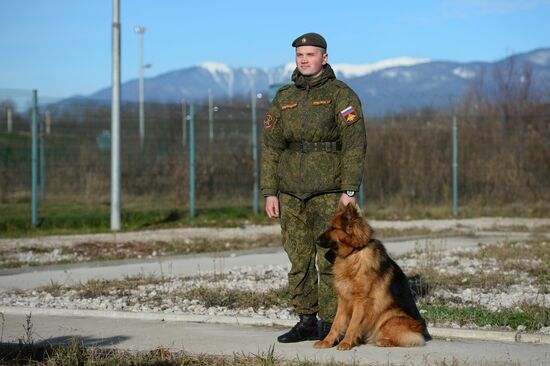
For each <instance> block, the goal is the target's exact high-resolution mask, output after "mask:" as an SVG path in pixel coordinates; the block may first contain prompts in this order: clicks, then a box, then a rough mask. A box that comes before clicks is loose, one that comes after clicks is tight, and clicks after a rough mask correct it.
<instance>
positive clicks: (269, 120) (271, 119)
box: [264, 112, 277, 128]
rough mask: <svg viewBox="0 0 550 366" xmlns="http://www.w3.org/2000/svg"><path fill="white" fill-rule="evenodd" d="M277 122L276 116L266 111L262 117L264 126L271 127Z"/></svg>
mask: <svg viewBox="0 0 550 366" xmlns="http://www.w3.org/2000/svg"><path fill="white" fill-rule="evenodd" d="M275 122H277V118H276V117H275V116H274V115H272V114H271V113H269V112H267V113H266V114H265V117H264V127H265V128H271V127H273V125H274V124H275Z"/></svg>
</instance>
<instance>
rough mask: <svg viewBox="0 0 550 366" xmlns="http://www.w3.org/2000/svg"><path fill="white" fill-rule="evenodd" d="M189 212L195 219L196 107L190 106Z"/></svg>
mask: <svg viewBox="0 0 550 366" xmlns="http://www.w3.org/2000/svg"><path fill="white" fill-rule="evenodd" d="M189 212H190V215H191V217H195V106H194V105H193V104H190V105H189Z"/></svg>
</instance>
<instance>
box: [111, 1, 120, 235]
mask: <svg viewBox="0 0 550 366" xmlns="http://www.w3.org/2000/svg"><path fill="white" fill-rule="evenodd" d="M111 52H112V53H111V66H112V80H111V84H112V85H111V90H112V95H111V102H112V103H111V104H112V106H111V230H113V231H117V230H120V0H113V25H112V51H111Z"/></svg>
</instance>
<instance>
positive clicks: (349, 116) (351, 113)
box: [340, 105, 359, 125]
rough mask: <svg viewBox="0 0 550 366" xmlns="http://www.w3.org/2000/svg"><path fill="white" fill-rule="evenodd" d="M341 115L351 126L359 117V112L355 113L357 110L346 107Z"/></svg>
mask: <svg viewBox="0 0 550 366" xmlns="http://www.w3.org/2000/svg"><path fill="white" fill-rule="evenodd" d="M340 115H341V116H342V118H343V119H344V121H346V123H347V124H348V125H351V124H352V123H354V122H356V121H357V120H358V119H359V117H358V115H357V112H356V111H355V108H353V106H351V105H350V106H349V107H346V108H344V109H342V110H341V111H340Z"/></svg>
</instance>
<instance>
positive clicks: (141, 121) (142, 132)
mask: <svg viewBox="0 0 550 366" xmlns="http://www.w3.org/2000/svg"><path fill="white" fill-rule="evenodd" d="M134 31H135V32H136V33H137V34H139V45H140V49H139V147H140V149H143V140H144V138H145V111H144V106H143V99H144V95H143V94H144V91H143V78H144V73H145V65H143V39H144V35H145V27H142V26H137V27H135V28H134Z"/></svg>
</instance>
